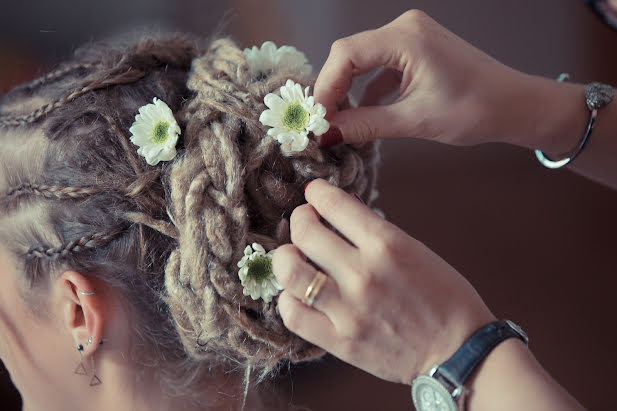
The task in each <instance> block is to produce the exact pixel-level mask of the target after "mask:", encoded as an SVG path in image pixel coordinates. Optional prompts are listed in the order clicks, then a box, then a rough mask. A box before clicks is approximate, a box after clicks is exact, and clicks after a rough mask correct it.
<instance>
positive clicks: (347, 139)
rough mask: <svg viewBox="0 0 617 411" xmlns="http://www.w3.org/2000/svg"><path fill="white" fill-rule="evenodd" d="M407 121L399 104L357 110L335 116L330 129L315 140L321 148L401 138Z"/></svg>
mask: <svg viewBox="0 0 617 411" xmlns="http://www.w3.org/2000/svg"><path fill="white" fill-rule="evenodd" d="M407 121H408V120H407V119H406V116H405V115H404V113H403V112H402V106H401V105H400V104H399V103H395V104H389V105H386V106H368V107H358V108H352V109H348V110H343V111H339V112H337V113H336V114H335V115H334V116H333V117H332V118H331V119H330V129H329V130H328V131H327V132H326V133H325V134H323V135H322V136H321V137H318V141H319V145H320V147H322V148H326V147H331V146H334V145H337V144H340V143H345V144H363V143H367V142H369V141H373V140H376V139H380V138H389V137H404V136H406V135H407V134H409V133H408V132H407V131H406V127H407V126H408V124H407Z"/></svg>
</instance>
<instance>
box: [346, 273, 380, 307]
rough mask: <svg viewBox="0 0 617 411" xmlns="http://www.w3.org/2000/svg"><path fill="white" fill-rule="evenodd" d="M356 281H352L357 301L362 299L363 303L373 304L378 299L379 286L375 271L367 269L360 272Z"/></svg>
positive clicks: (353, 292)
mask: <svg viewBox="0 0 617 411" xmlns="http://www.w3.org/2000/svg"><path fill="white" fill-rule="evenodd" d="M354 277H355V281H353V283H352V288H351V291H352V294H353V296H354V297H355V299H356V300H357V301H362V302H363V304H365V305H367V306H371V305H372V304H373V302H374V301H375V300H376V297H375V294H376V291H377V290H378V288H379V280H378V278H377V275H376V274H375V273H374V272H373V271H365V272H363V273H361V274H358V275H356V276H354Z"/></svg>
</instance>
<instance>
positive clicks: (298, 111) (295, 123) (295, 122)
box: [283, 103, 309, 131]
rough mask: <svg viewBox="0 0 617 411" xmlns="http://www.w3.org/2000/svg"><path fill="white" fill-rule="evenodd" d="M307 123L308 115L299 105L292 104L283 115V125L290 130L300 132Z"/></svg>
mask: <svg viewBox="0 0 617 411" xmlns="http://www.w3.org/2000/svg"><path fill="white" fill-rule="evenodd" d="M308 121H309V113H308V112H307V111H306V110H305V109H304V107H302V104H300V103H292V104H290V105H288V106H287V108H286V109H285V113H283V124H284V125H285V127H287V128H288V129H290V130H295V131H300V130H302V129H303V128H304V127H306V124H307V123H308Z"/></svg>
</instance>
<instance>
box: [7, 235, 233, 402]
mask: <svg viewBox="0 0 617 411" xmlns="http://www.w3.org/2000/svg"><path fill="white" fill-rule="evenodd" d="M19 274H20V273H18V272H17V270H16V269H15V264H14V262H13V261H12V260H11V259H10V257H9V254H8V252H7V251H6V250H5V249H4V248H3V247H2V246H0V358H1V359H2V361H3V362H4V364H5V366H6V368H7V369H8V371H9V373H10V375H11V379H12V381H13V383H14V384H15V386H16V387H17V389H18V390H19V392H20V394H21V396H22V400H23V404H24V408H23V409H24V410H25V411H32V410H46V411H55V410H58V411H64V410H85V409H88V410H101V411H102V410H113V409H118V410H183V409H194V407H191V406H190V405H188V404H186V403H184V402H182V400H178V399H176V400H172V399H169V398H167V397H165V396H164V395H163V393H162V392H161V389H160V385H159V383H158V381H157V380H156V379H155V378H154V376H153V375H149V374H148V373H147V372H144V368H143V367H141V366H139V365H138V364H137V363H136V362H134V361H132V360H131V359H130V358H131V356H130V354H129V353H130V350H131V347H132V346H133V344H134V341H133V340H132V339H133V338H134V337H135V336H134V335H133V332H132V331H131V330H132V327H131V320H130V318H131V317H130V314H129V313H128V312H127V311H126V310H125V309H124V308H123V304H122V302H121V300H120V298H119V297H118V296H117V295H116V294H115V293H114V291H113V290H112V289H110V288H109V287H105V285H104V284H102V283H100V282H97V281H95V280H93V279H92V278H90V277H87V276H84V275H82V274H80V273H78V272H75V271H66V272H64V273H62V274H61V275H60V276H59V277H57V278H56V279H54V280H52V281H51V284H50V285H49V287H48V288H47V289H45V290H44V292H43V293H41V294H44V296H45V297H44V298H43V297H38V296H37V297H36V298H37V301H40V303H41V307H40V310H39V311H40V313H37V314H35V313H33V307H32V305H30V304H29V303H28V302H26V301H25V300H24V299H23V298H22V296H21V295H22V294H21V291H20V284H19V283H18V281H17V278H19V277H18V276H19ZM78 290H80V291H87V292H90V291H92V290H96V294H95V295H92V296H84V295H82V294H80V293H79V292H78ZM89 337H92V341H93V342H94V343H92V344H88V339H89ZM101 339H103V341H104V342H103V345H99V344H98V343H97V342H98V341H100V340H101ZM78 344H82V345H83V346H84V350H83V364H84V366H85V368H86V370H87V372H88V376H84V375H78V374H75V373H74V370H75V368H76V367H77V365H78V364H79V363H80V361H81V358H80V355H79V352H78V351H77V349H76V347H77V345H78ZM92 359H94V364H95V371H96V375H97V376H99V377H100V379H101V381H102V382H103V383H102V384H101V385H98V386H96V387H89V383H90V378H91V376H92V367H91V360H92ZM229 407H230V405H229V404H227V408H225V406H223V408H221V409H230V408H229Z"/></svg>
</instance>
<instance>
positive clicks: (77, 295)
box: [57, 271, 104, 356]
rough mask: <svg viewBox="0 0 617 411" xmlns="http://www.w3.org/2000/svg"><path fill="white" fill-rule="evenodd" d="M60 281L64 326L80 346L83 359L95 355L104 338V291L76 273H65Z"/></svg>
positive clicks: (94, 282)
mask: <svg viewBox="0 0 617 411" xmlns="http://www.w3.org/2000/svg"><path fill="white" fill-rule="evenodd" d="M57 281H58V284H57V285H58V286H59V287H60V294H61V299H62V300H61V304H62V323H63V326H64V327H65V329H66V330H68V331H69V333H70V334H71V335H72V336H73V339H74V340H75V347H76V348H77V346H78V345H80V344H81V345H82V346H83V354H84V356H87V355H92V354H93V353H94V352H95V351H96V350H97V348H98V347H99V343H100V341H102V338H103V320H104V312H103V306H104V305H103V303H104V296H103V295H102V294H103V291H104V290H103V289H102V288H97V287H96V284H97V281H95V280H93V279H92V278H88V277H86V276H84V275H82V274H80V273H78V272H75V271H65V272H64V273H63V274H62V275H61V276H60V277H59V278H58V280H57ZM98 284H100V283H98ZM89 341H91V342H89Z"/></svg>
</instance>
